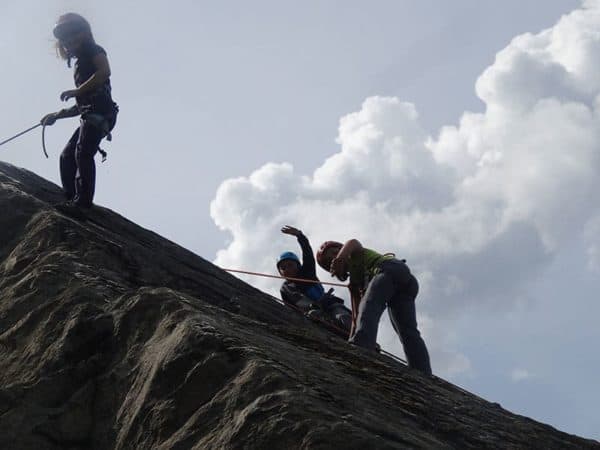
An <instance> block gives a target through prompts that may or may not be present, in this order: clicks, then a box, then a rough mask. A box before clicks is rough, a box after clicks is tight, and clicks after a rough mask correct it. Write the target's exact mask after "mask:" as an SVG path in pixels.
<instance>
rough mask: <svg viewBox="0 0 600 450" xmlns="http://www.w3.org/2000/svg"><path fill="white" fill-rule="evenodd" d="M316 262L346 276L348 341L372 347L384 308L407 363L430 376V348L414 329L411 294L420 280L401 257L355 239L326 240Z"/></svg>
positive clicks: (413, 303) (413, 302) (415, 321)
mask: <svg viewBox="0 0 600 450" xmlns="http://www.w3.org/2000/svg"><path fill="white" fill-rule="evenodd" d="M317 261H318V263H319V265H320V266H321V267H322V268H323V269H325V270H328V271H329V272H330V273H331V275H333V276H336V277H337V278H338V279H340V280H346V279H347V278H348V276H349V277H350V290H351V292H352V310H353V311H354V312H355V314H356V317H355V319H354V320H353V323H352V330H351V333H350V339H349V341H350V342H351V343H353V344H355V345H358V346H360V347H364V348H367V349H372V350H375V349H376V345H377V329H378V327H379V321H380V319H381V315H382V314H383V311H384V310H385V309H386V307H387V308H388V314H389V316H390V319H391V322H392V326H393V327H394V330H395V331H396V333H397V334H398V336H399V338H400V341H401V342H402V346H403V347H404V353H405V354H406V359H407V361H408V365H409V367H412V368H415V369H418V370H420V371H421V372H423V373H425V374H428V375H430V374H431V364H430V361H429V353H428V351H427V347H426V346H425V342H424V341H423V338H422V337H421V333H420V332H419V330H418V328H417V316H416V310H415V299H416V297H417V293H418V292H419V283H418V281H417V279H416V278H415V276H414V275H413V274H412V273H411V272H410V269H409V268H408V266H407V265H406V263H405V261H401V260H398V259H396V258H395V257H394V255H391V254H380V253H377V252H375V251H373V250H370V249H368V248H364V247H363V246H362V244H361V243H360V242H359V241H357V240H356V239H351V240H349V241H348V242H346V243H345V244H342V243H341V242H335V241H327V242H324V243H323V244H322V245H321V247H320V248H319V251H318V252H317Z"/></svg>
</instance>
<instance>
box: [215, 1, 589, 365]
mask: <svg viewBox="0 0 600 450" xmlns="http://www.w3.org/2000/svg"><path fill="white" fill-rule="evenodd" d="M599 27H600V1H598V0H594V1H587V2H585V3H584V5H583V6H582V7H581V8H580V9H578V10H576V11H574V12H572V13H571V14H569V15H566V16H564V17H562V18H561V19H560V20H559V21H558V22H557V24H556V25H555V26H554V27H552V28H550V29H548V30H544V31H542V32H540V33H538V34H524V35H521V36H518V37H516V38H514V39H513V40H512V42H511V43H510V44H509V45H508V46H507V47H506V48H505V49H503V50H502V51H500V52H499V53H498V54H497V56H496V60H495V62H494V63H493V64H492V65H491V66H490V67H488V68H487V69H486V70H485V71H484V72H483V74H482V75H481V76H480V77H479V79H478V80H477V84H476V92H477V95H478V96H479V97H480V98H481V100H482V101H483V102H484V103H485V110H484V112H482V113H473V112H466V113H464V114H463V115H462V117H461V118H460V121H459V123H458V125H456V126H446V127H443V128H442V129H441V130H440V131H439V134H438V135H437V136H428V135H427V133H426V132H425V131H424V130H423V128H422V127H421V125H420V123H419V115H418V112H417V109H416V107H415V106H414V105H412V104H410V103H406V102H403V101H401V100H400V99H398V98H390V97H371V98H368V99H366V100H365V101H364V103H363V104H362V106H361V108H360V110H359V111H356V112H353V113H351V114H348V115H347V116H345V117H343V118H342V119H341V120H340V126H339V134H338V138H337V143H338V144H339V151H338V152H337V153H335V154H333V155H331V156H330V157H328V158H327V159H326V160H325V161H324V162H323V164H322V165H321V166H320V167H318V168H317V169H316V170H315V171H314V172H313V173H312V174H298V173H296V172H295V170H294V167H293V166H292V165H291V164H289V163H280V164H277V163H269V164H266V165H264V166H263V167H261V168H259V169H258V170H256V171H255V172H253V173H252V174H251V175H250V176H248V177H241V178H237V179H230V180H226V181H224V182H223V183H222V184H221V186H220V187H219V189H218V191H217V194H216V197H215V199H214V201H213V202H212V204H211V215H212V217H213V219H214V221H215V223H216V224H217V225H218V226H219V227H220V228H221V229H223V230H227V231H229V232H230V233H231V235H232V241H231V243H230V244H229V245H228V246H227V247H226V248H224V249H222V250H220V251H219V252H218V254H217V257H216V260H215V263H216V264H218V265H221V266H228V267H232V266H235V267H240V268H251V269H253V270H258V271H265V272H270V273H272V272H273V271H274V259H275V257H276V256H277V255H278V254H279V253H280V252H281V251H283V250H288V249H294V248H295V246H296V244H295V242H294V241H293V240H292V239H291V238H290V237H289V236H283V235H282V234H281V233H279V228H280V227H281V226H282V225H284V224H292V225H295V226H297V227H299V228H301V229H303V230H304V232H305V233H306V234H307V235H308V236H309V238H310V239H311V242H312V243H313V245H314V246H317V245H318V244H319V243H320V242H321V241H323V240H328V239H335V240H345V239H349V238H352V237H355V238H358V239H359V240H360V241H362V242H363V244H364V245H365V246H367V247H370V248H373V249H376V250H379V251H382V252H388V251H392V252H395V253H396V254H397V255H398V256H400V257H403V258H406V259H407V260H408V263H409V265H410V266H411V268H412V269H413V271H414V272H415V273H416V274H417V277H418V278H419V280H420V282H421V288H422V289H421V294H420V296H419V300H418V307H419V314H420V317H419V320H420V322H421V324H422V328H423V331H424V335H425V337H426V339H427V340H428V345H429V346H430V347H431V350H432V353H433V354H434V358H435V357H437V361H444V362H443V367H437V368H438V369H441V370H442V371H444V370H445V371H447V372H457V371H466V370H469V368H470V363H469V361H468V359H467V358H466V357H465V356H463V355H460V353H459V352H453V351H452V349H451V348H450V347H451V346H452V343H453V342H456V339H454V338H452V336H450V335H449V334H448V333H444V332H441V331H439V329H438V327H436V324H437V323H440V322H441V321H444V320H449V319H451V318H452V317H453V316H455V315H456V314H458V313H461V314H463V313H464V311H465V310H466V308H467V307H469V308H471V309H472V310H476V309H479V310H486V311H489V310H490V309H491V310H510V309H511V308H512V307H513V306H514V305H515V304H516V303H517V302H518V301H519V300H520V298H519V292H520V291H521V289H522V288H523V286H524V285H525V284H527V283H528V282H529V281H530V280H532V279H533V278H535V277H536V276H538V275H539V274H540V273H541V272H542V271H543V270H544V268H545V267H546V266H547V264H548V263H549V262H550V261H552V258H553V257H554V255H555V254H556V253H557V252H558V251H560V249H561V248H562V247H563V246H564V245H567V244H568V243H569V242H570V241H571V240H572V239H573V238H574V237H576V236H581V235H584V236H585V237H586V239H587V243H588V249H589V250H588V254H589V256H590V258H591V259H590V264H592V265H594V264H596V265H598V252H599V250H598V249H599V248H600V241H599V240H598V237H597V236H598V235H600V233H599V231H600V225H599V223H600V219H598V217H600V208H599V206H598V204H597V202H595V200H594V194H595V193H596V192H598V190H599V188H600V179H599V177H598V173H599V169H600V151H599V150H600V127H598V119H599V117H598V111H599V106H600V95H599V94H600V79H599V78H598V76H597V74H598V73H599V72H600V67H599V65H600V59H599V58H597V55H598V54H600V33H598V31H597V30H598V29H599ZM320 275H321V277H322V279H323V280H327V279H328V278H329V276H328V275H326V274H324V273H321V274H320ZM249 281H250V282H252V283H253V284H254V285H256V286H258V287H260V288H262V289H265V290H267V291H270V292H271V293H273V294H276V293H277V290H278V283H276V282H273V281H272V280H266V279H264V280H263V279H252V280H249ZM386 323H387V322H386ZM386 323H384V325H383V326H382V328H381V330H380V333H381V335H380V338H381V341H382V342H385V343H386V345H387V346H388V347H389V348H392V350H395V351H399V350H398V349H399V347H398V341H397V339H396V338H395V337H393V336H394V334H393V331H392V330H391V327H389V325H387V324H386ZM434 360H435V359H434Z"/></svg>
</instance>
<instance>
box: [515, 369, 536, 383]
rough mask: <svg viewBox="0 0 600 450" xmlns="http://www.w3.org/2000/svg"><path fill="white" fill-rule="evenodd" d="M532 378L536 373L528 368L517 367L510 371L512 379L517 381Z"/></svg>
mask: <svg viewBox="0 0 600 450" xmlns="http://www.w3.org/2000/svg"><path fill="white" fill-rule="evenodd" d="M531 378H534V375H533V374H532V373H530V372H529V371H528V370H526V369H520V368H515V369H513V370H512V371H511V372H510V379H511V380H512V381H513V382H515V383H518V382H519V381H525V380H530V379H531Z"/></svg>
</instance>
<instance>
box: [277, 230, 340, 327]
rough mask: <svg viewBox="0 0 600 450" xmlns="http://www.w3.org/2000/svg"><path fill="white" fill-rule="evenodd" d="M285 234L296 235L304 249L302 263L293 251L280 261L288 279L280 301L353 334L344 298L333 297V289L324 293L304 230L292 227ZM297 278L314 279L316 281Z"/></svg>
mask: <svg viewBox="0 0 600 450" xmlns="http://www.w3.org/2000/svg"><path fill="white" fill-rule="evenodd" d="M281 232H282V233H284V234H289V235H292V236H296V238H297V239H298V243H299V244H300V248H301V249H302V262H301V261H300V258H298V256H297V255H296V254H295V253H293V252H284V253H282V254H281V256H279V259H278V260H277V270H278V271H279V274H280V275H281V276H282V277H284V278H286V280H285V281H284V282H283V284H282V285H281V289H280V292H281V299H282V300H283V301H284V302H285V303H286V304H289V305H293V306H294V307H296V308H298V309H300V310H301V311H302V312H304V313H307V315H308V316H309V317H315V316H316V317H320V316H323V318H324V319H326V320H328V321H330V322H332V323H333V324H334V325H336V326H337V327H339V328H342V329H343V330H344V331H345V332H347V333H349V332H350V327H351V324H352V315H351V312H350V310H349V309H348V308H346V307H345V306H344V301H343V300H342V299H341V298H338V297H336V296H335V295H333V289H331V290H329V292H325V290H324V289H323V286H322V285H321V283H319V279H318V278H317V271H316V265H315V258H314V256H313V252H312V248H311V247H310V243H309V241H308V239H307V237H306V236H304V234H303V233H302V231H300V230H298V229H297V228H294V227H291V226H289V225H286V226H284V227H283V228H282V229H281ZM294 278H296V279H304V280H314V282H306V281H297V280H294Z"/></svg>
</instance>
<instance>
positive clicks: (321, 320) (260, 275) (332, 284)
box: [222, 268, 408, 366]
mask: <svg viewBox="0 0 600 450" xmlns="http://www.w3.org/2000/svg"><path fill="white" fill-rule="evenodd" d="M222 269H223V270H224V271H226V272H234V273H243V274H246V275H254V276H257V277H265V278H280V279H284V280H292V281H302V282H308V283H320V284H326V285H329V286H341V287H345V288H349V287H350V286H349V285H347V284H342V283H328V282H324V281H318V280H309V279H306V278H290V277H287V278H286V277H282V276H278V275H271V274H268V273H261V272H250V271H248V270H238V269H225V268H222ZM273 298H274V299H275V300H276V301H277V302H278V303H279V304H282V305H284V306H289V307H290V308H292V309H294V310H296V311H298V312H299V313H300V314H302V315H304V311H302V310H301V309H300V308H298V307H297V306H296V305H292V304H290V303H285V302H284V301H281V300H279V299H277V298H275V297H273ZM310 319H311V320H314V321H316V322H321V323H322V324H323V325H324V326H325V327H329V328H332V329H335V330H336V331H337V333H338V334H341V335H347V334H348V332H347V331H346V330H344V329H342V328H340V327H338V326H336V325H335V324H333V323H331V322H327V321H325V320H323V319H321V318H320V317H318V316H317V317H311V318H310ZM379 353H380V354H382V355H385V356H388V357H389V358H392V359H393V360H395V361H397V362H400V363H402V364H404V365H405V366H406V365H408V363H407V362H406V361H405V360H403V359H402V358H400V357H399V356H396V355H394V354H393V353H390V352H388V351H386V350H383V349H380V350H379Z"/></svg>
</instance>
